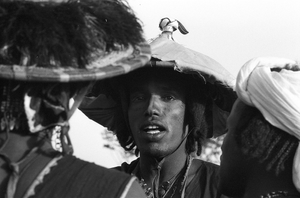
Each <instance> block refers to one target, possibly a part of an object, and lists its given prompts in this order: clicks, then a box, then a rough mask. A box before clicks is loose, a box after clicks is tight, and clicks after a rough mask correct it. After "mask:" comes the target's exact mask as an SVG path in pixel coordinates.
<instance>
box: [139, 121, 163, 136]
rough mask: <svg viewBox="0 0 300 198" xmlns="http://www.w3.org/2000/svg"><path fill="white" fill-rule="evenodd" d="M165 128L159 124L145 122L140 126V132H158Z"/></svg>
mask: <svg viewBox="0 0 300 198" xmlns="http://www.w3.org/2000/svg"><path fill="white" fill-rule="evenodd" d="M165 130H166V128H165V127H164V126H162V125H160V124H153V123H151V124H145V125H143V126H142V127H141V128H140V131H141V132H145V133H147V134H158V133H160V132H162V131H165Z"/></svg>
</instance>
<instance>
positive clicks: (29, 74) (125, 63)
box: [0, 43, 151, 82]
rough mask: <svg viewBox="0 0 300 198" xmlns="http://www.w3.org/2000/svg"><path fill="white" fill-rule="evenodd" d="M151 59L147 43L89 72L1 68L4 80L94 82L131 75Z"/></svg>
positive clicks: (98, 62)
mask: <svg viewBox="0 0 300 198" xmlns="http://www.w3.org/2000/svg"><path fill="white" fill-rule="evenodd" d="M150 57H151V50H150V46H149V45H148V44H146V43H141V44H140V45H137V46H135V48H134V49H133V48H132V47H129V48H127V49H126V50H124V51H120V52H112V53H110V54H108V55H106V56H105V57H101V58H99V59H98V60H96V61H94V62H93V63H91V64H90V65H88V66H87V68H86V69H78V68H71V67H64V68H62V67H60V68H55V67H54V66H52V67H49V68H45V67H39V66H29V67H25V66H21V65H0V78H3V79H11V80H20V81H38V82H78V81H94V80H101V79H105V78H110V77H114V76H118V75H121V74H125V73H128V72H130V71H133V70H135V69H137V68H140V67H142V66H143V65H145V64H146V63H147V62H148V61H149V59H150Z"/></svg>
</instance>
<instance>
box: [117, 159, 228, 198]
mask: <svg viewBox="0 0 300 198" xmlns="http://www.w3.org/2000/svg"><path fill="white" fill-rule="evenodd" d="M138 162H139V158H138V159H137V160H135V161H133V162H131V163H130V164H127V163H126V162H124V163H123V164H122V165H121V166H119V167H115V168H114V169H117V170H120V171H123V172H125V173H128V174H132V173H133V171H134V170H135V169H136V166H137V165H138V164H139V163H138ZM187 167H188V170H187V174H186V177H185V178H184V181H185V182H186V181H190V182H189V183H185V184H184V185H185V189H184V190H183V191H182V192H181V194H180V195H174V196H173V197H182V198H226V196H224V195H221V194H220V193H219V192H218V191H217V183H218V170H219V166H218V165H215V164H212V163H209V162H205V161H202V160H199V159H192V160H191V165H190V166H187Z"/></svg>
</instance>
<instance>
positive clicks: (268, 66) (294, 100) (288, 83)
mask: <svg viewBox="0 0 300 198" xmlns="http://www.w3.org/2000/svg"><path fill="white" fill-rule="evenodd" d="M296 65H297V63H296V62H295V61H293V60H289V59H284V58H275V57H260V58H255V59H252V60H250V61H248V62H247V63H246V64H245V65H244V66H243V67H242V68H241V70H240V71H239V73H238V77H237V80H236V92H237V95H238V97H239V98H240V99H241V100H242V101H243V102H244V103H246V104H247V105H249V106H253V107H256V108H257V109H258V110H259V111H260V112H261V113H262V114H263V116H264V118H265V119H266V120H267V121H268V122H269V123H270V124H272V125H273V126H275V127H277V128H279V129H282V130H283V131H285V132H287V133H289V134H290V135H293V136H295V137H296V138H298V139H299V140H300V124H299V123H300V103H299V101H300V71H292V70H288V69H282V70H281V71H279V72H276V71H272V69H274V68H284V67H291V66H296ZM293 182H294V185H295V187H296V188H297V190H298V191H300V146H299V145H298V148H297V151H296V154H295V156H294V165H293Z"/></svg>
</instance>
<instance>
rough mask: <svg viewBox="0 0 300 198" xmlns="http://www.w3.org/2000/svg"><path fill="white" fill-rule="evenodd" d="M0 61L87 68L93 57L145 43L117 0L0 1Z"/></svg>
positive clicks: (127, 10) (132, 18) (136, 24)
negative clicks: (59, 0) (66, 0)
mask: <svg viewBox="0 0 300 198" xmlns="http://www.w3.org/2000/svg"><path fill="white" fill-rule="evenodd" d="M0 30H1V31H0V63H1V64H6V65H13V64H17V65H24V66H33V65H38V66H42V67H47V66H51V67H53V66H57V67H66V66H71V67H79V68H84V67H85V65H86V64H88V63H90V62H91V61H92V60H93V59H94V58H95V57H100V56H101V55H104V54H105V53H107V52H110V51H118V50H122V49H124V48H126V47H128V46H129V45H133V46H135V45H137V44H138V43H140V42H142V41H144V39H143V36H142V27H141V25H140V23H139V20H138V19H137V18H136V17H135V15H134V14H133V12H132V10H131V9H130V7H129V6H128V5H126V4H124V3H123V2H121V1H118V0H81V1H72V0H70V1H68V2H62V3H56V2H53V1H52V2H47V1H46V2H45V1H43V2H32V1H1V2H0Z"/></svg>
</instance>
